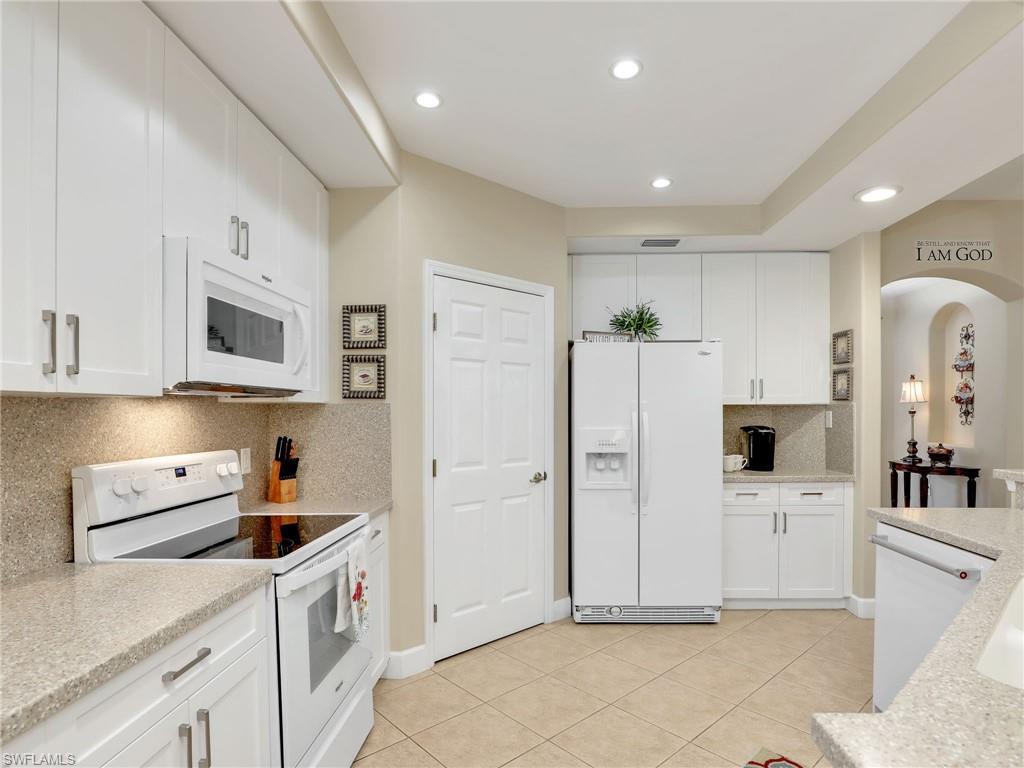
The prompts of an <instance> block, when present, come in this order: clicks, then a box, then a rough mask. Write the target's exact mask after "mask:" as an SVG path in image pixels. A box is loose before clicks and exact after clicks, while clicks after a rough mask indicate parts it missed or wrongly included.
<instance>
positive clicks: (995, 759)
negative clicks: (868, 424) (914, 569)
mask: <svg viewBox="0 0 1024 768" xmlns="http://www.w3.org/2000/svg"><path fill="white" fill-rule="evenodd" d="M868 515H869V516H870V517H872V518H874V519H875V520H878V521H879V522H882V523H885V524H887V525H892V526H896V527H897V528H902V529H904V530H907V531H911V532H912V533H917V534H920V535H922V536H927V537H928V538H930V539H935V540H936V541H941V542H943V543H945V544H950V545H952V546H954V547H959V548H960V549H964V550H967V551H969V552H974V553H976V554H979V555H982V556H984V557H988V558H994V559H995V561H996V562H995V564H994V565H993V566H992V567H991V568H990V569H989V570H988V571H987V573H986V575H985V578H983V579H982V580H981V583H979V584H978V586H977V588H976V589H975V590H974V593H973V594H972V595H971V597H970V598H969V599H968V601H967V603H966V604H965V605H964V607H963V608H962V609H961V610H960V613H959V614H957V616H956V618H955V619H953V622H952V623H951V624H950V625H949V627H947V628H946V631H945V632H943V634H942V637H940V638H939V641H938V642H937V643H936V644H935V647H934V648H932V650H931V651H930V652H929V653H928V655H927V656H925V658H924V661H922V662H921V665H920V666H919V667H918V668H917V670H916V671H915V672H914V674H913V675H912V676H911V677H910V680H908V681H907V684H906V685H904V686H903V688H902V689H901V690H900V692H899V693H898V694H897V695H896V698H895V699H893V701H892V703H891V704H890V706H889V708H888V709H887V710H886V711H885V712H883V713H879V714H859V715H849V714H816V715H814V716H813V718H812V721H811V734H812V736H813V737H814V740H815V742H817V744H818V746H819V747H820V748H821V750H822V751H823V752H824V753H825V756H826V757H827V758H828V759H829V760H830V761H831V763H832V765H834V766H836V768H852V767H853V766H880V765H885V766H906V767H908V768H909V767H910V766H914V767H915V768H916V767H917V766H923V765H1024V727H1022V726H1024V691H1021V690H1019V689H1017V688H1014V687H1012V686H1009V685H1005V684H1003V683H999V682H996V681H995V680H992V679H990V678H988V677H986V676H985V675H982V674H981V673H980V672H978V671H977V670H976V669H975V664H976V663H977V661H978V657H979V655H980V654H981V652H982V650H983V649H984V647H985V644H986V643H987V642H988V638H989V635H990V634H991V633H992V630H993V627H994V626H995V624H996V623H997V622H998V621H999V618H1000V616H1001V614H1002V611H1003V607H1004V606H1005V604H1006V601H1007V598H1008V597H1009V595H1010V593H1011V591H1012V590H1013V588H1014V587H1015V586H1016V585H1017V582H1018V581H1019V580H1020V578H1021V577H1022V575H1024V517H1022V515H1021V512H1020V510H1014V509H949V508H937V507H929V508H927V509H869V510H868Z"/></svg>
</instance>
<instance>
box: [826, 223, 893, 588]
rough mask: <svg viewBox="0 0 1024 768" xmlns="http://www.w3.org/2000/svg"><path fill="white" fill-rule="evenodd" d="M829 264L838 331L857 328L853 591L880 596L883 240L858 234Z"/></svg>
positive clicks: (837, 250) (832, 320)
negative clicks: (871, 514) (871, 512)
mask: <svg viewBox="0 0 1024 768" xmlns="http://www.w3.org/2000/svg"><path fill="white" fill-rule="evenodd" d="M829 261H830V264H829V281H830V294H831V296H830V320H829V322H830V325H831V328H832V331H833V332H835V331H842V330H845V329H847V328H852V329H853V349H854V355H853V372H854V376H853V379H854V380H853V405H854V445H855V449H854V452H855V456H854V467H855V472H856V476H857V479H856V482H855V484H854V494H853V505H854V524H853V593H854V594H855V595H857V596H858V597H874V594H875V553H874V548H873V547H872V546H871V545H870V544H868V542H867V537H868V535H869V534H870V533H871V532H872V531H873V529H874V523H873V522H872V521H871V520H869V519H868V518H867V515H866V510H867V508H868V507H877V506H879V505H880V501H881V480H880V478H881V475H880V472H879V468H880V467H881V461H882V457H881V450H880V449H881V410H880V406H879V395H880V386H881V317H880V315H881V309H880V301H881V282H880V280H881V277H880V261H881V239H880V237H879V234H878V233H867V234H862V235H858V236H857V237H854V238H852V239H850V240H848V241H846V242H845V243H843V244H842V245H840V246H839V247H837V248H835V249H833V250H832V253H831V256H830V260H829Z"/></svg>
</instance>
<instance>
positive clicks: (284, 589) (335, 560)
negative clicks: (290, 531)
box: [276, 547, 348, 600]
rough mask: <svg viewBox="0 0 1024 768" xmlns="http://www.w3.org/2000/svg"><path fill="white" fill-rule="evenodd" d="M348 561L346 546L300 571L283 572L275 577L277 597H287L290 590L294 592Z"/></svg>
mask: <svg viewBox="0 0 1024 768" xmlns="http://www.w3.org/2000/svg"><path fill="white" fill-rule="evenodd" d="M347 562H348V547H346V548H345V549H343V550H341V551H340V552H338V554H336V555H334V556H333V557H331V558H328V559H327V560H325V561H324V562H322V563H317V564H316V565H314V566H311V567H310V568H303V569H302V570H300V571H295V572H293V573H288V574H285V575H284V576H278V577H277V584H276V585H277V598H278V600H280V599H281V598H283V597H288V595H290V594H291V593H292V592H296V591H298V590H300V589H302V588H303V587H305V586H307V585H308V584H312V583H313V582H314V581H316V580H317V579H320V578H322V577H324V576H326V575H327V574H329V573H333V572H334V571H336V570H338V569H339V568H341V566H343V565H345V564H346V563H347Z"/></svg>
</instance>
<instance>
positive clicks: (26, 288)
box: [0, 2, 57, 392]
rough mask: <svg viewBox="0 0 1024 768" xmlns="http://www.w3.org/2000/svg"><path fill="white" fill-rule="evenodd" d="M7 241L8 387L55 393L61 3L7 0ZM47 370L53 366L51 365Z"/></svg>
mask: <svg viewBox="0 0 1024 768" xmlns="http://www.w3.org/2000/svg"><path fill="white" fill-rule="evenodd" d="M0 18H2V27H3V28H2V34H3V48H2V50H0V53H2V63H3V66H2V77H3V93H2V97H3V131H2V134H3V150H2V151H3V214H2V220H3V241H2V248H0V389H3V390H7V391H21V392H52V391H53V390H54V389H55V388H56V386H57V376H56V374H55V373H54V372H52V371H55V370H56V360H54V359H53V357H54V354H55V353H54V352H53V351H52V345H51V338H53V337H52V336H51V334H53V333H55V332H56V329H55V328H54V327H53V322H54V321H53V320H52V319H51V318H52V317H53V315H50V314H46V313H49V312H55V311H56V308H57V307H56V299H57V296H56V289H55V276H54V258H55V257H54V212H55V211H56V207H55V206H56V194H57V186H56V183H57V3H55V2H36V3H30V2H5V3H0ZM44 369H45V370H44Z"/></svg>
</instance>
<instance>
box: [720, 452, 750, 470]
mask: <svg viewBox="0 0 1024 768" xmlns="http://www.w3.org/2000/svg"><path fill="white" fill-rule="evenodd" d="M745 466H747V460H746V459H744V458H743V457H742V456H740V455H739V454H738V453H732V454H729V455H728V456H723V457H722V469H723V470H724V471H726V472H739V471H740V470H741V469H743V468H744V467H745Z"/></svg>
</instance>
